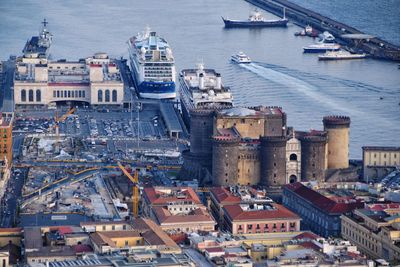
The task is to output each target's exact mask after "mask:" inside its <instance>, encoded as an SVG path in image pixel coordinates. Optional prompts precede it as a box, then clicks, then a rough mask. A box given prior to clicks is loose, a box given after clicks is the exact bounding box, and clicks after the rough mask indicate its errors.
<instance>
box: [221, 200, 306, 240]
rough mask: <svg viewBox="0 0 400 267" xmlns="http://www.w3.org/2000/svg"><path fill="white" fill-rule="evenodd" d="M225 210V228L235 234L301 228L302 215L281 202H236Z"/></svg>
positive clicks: (225, 207) (286, 230)
mask: <svg viewBox="0 0 400 267" xmlns="http://www.w3.org/2000/svg"><path fill="white" fill-rule="evenodd" d="M223 210H224V222H223V228H224V229H225V230H227V231H229V232H231V233H232V234H234V235H235V234H257V233H276V232H297V231H299V230H300V220H301V219H300V217H299V216H297V215H296V214H294V213H293V212H291V211H290V210H288V209H286V208H285V207H283V206H282V205H279V204H275V203H263V204H257V203H253V204H248V203H245V204H234V205H226V206H224V208H223Z"/></svg>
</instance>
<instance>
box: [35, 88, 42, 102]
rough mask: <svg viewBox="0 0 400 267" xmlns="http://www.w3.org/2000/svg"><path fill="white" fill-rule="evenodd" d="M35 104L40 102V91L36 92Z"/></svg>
mask: <svg viewBox="0 0 400 267" xmlns="http://www.w3.org/2000/svg"><path fill="white" fill-rule="evenodd" d="M36 102H42V92H41V91H40V90H36Z"/></svg>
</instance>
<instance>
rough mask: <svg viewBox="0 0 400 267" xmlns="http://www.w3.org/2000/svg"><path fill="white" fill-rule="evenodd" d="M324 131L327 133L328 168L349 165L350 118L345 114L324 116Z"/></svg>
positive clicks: (346, 166)
mask: <svg viewBox="0 0 400 267" xmlns="http://www.w3.org/2000/svg"><path fill="white" fill-rule="evenodd" d="M323 123H324V131H326V132H327V133H328V169H344V168H348V167H349V139H350V138H349V135H350V131H349V128H350V118H349V117H346V116H326V117H324V119H323Z"/></svg>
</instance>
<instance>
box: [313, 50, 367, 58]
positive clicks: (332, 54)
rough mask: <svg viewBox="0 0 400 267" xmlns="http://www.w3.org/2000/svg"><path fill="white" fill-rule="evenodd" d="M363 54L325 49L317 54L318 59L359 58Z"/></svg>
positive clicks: (362, 56)
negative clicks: (321, 53) (322, 52)
mask: <svg viewBox="0 0 400 267" xmlns="http://www.w3.org/2000/svg"><path fill="white" fill-rule="evenodd" d="M365 57H366V55H365V54H352V53H350V52H349V51H346V50H339V51H327V52H326V53H325V54H323V55H319V56H318V59H319V60H343V59H360V58H365Z"/></svg>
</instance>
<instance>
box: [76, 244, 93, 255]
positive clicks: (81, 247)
mask: <svg viewBox="0 0 400 267" xmlns="http://www.w3.org/2000/svg"><path fill="white" fill-rule="evenodd" d="M73 248H74V251H75V253H83V252H92V251H93V249H92V247H91V246H89V245H83V244H78V245H75V246H73Z"/></svg>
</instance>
